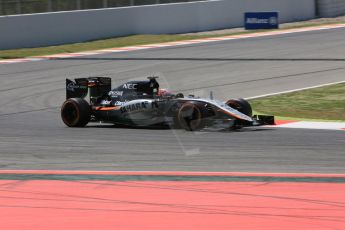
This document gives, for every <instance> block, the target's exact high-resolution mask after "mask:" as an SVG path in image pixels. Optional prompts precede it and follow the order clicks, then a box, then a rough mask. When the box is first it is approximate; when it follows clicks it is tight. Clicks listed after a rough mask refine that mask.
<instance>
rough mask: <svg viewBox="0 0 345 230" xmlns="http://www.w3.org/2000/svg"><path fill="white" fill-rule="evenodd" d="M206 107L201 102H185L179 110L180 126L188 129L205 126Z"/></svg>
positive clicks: (198, 128)
mask: <svg viewBox="0 0 345 230" xmlns="http://www.w3.org/2000/svg"><path fill="white" fill-rule="evenodd" d="M204 114H205V108H204V107H203V106H202V105H201V104H199V103H192V102H187V103H184V104H183V105H182V106H181V108H180V109H179V111H178V114H177V118H178V122H179V125H180V127H182V128H184V129H185V130H188V131H196V130H200V129H203V128H204V127H205V120H204V118H205V115H204Z"/></svg>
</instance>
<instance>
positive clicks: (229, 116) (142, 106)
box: [61, 77, 274, 131]
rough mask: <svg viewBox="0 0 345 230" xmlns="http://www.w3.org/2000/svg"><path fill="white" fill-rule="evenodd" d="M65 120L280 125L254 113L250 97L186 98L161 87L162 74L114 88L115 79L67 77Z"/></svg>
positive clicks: (196, 126) (189, 126) (72, 123)
mask: <svg viewBox="0 0 345 230" xmlns="http://www.w3.org/2000/svg"><path fill="white" fill-rule="evenodd" d="M85 98H89V100H88V101H86V100H85ZM61 118H62V120H63V122H64V123H65V124H66V125H67V126H69V127H84V126H86V125H87V124H88V123H89V122H102V123H113V124H115V125H121V126H129V127H153V126H155V127H157V126H158V127H176V128H178V127H179V128H184V129H186V130H190V131H194V130H201V129H203V128H205V127H222V128H227V129H239V128H242V127H245V126H257V125H266V124H268V125H272V124H274V117H272V116H254V117H253V116H252V108H251V106H250V104H249V103H248V102H247V101H246V100H244V99H231V100H228V101H226V102H222V101H218V100H214V99H213V98H212V96H211V97H210V98H209V99H205V98H197V97H194V96H192V95H190V96H188V97H185V96H184V95H183V94H181V93H177V94H174V93H171V92H169V91H167V90H164V89H160V88H159V84H158V82H157V77H148V80H145V81H130V82H127V83H125V84H122V85H120V86H119V87H117V88H115V89H111V78H106V77H90V78H77V79H75V80H74V81H72V80H69V79H66V101H65V102H64V103H63V105H62V107H61Z"/></svg>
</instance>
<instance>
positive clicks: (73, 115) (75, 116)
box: [61, 98, 91, 127]
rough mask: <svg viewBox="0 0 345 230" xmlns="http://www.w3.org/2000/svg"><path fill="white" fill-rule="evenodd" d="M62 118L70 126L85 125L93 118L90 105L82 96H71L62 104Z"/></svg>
mask: <svg viewBox="0 0 345 230" xmlns="http://www.w3.org/2000/svg"><path fill="white" fill-rule="evenodd" d="M61 118H62V121H63V122H64V123H65V124H66V125H67V126H69V127H84V126H85V125H87V123H89V121H90V118H91V108H90V105H89V103H87V101H85V100H84V99H82V98H69V99H67V100H66V101H65V102H64V103H63V104H62V106H61Z"/></svg>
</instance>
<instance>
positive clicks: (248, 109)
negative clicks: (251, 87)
mask: <svg viewBox="0 0 345 230" xmlns="http://www.w3.org/2000/svg"><path fill="white" fill-rule="evenodd" d="M226 104H227V105H228V106H230V107H231V108H234V109H236V110H237V111H239V112H241V113H243V114H245V115H247V116H248V117H252V115H253V110H252V106H251V105H250V104H249V102H248V101H246V100H245V99H243V98H239V99H230V100H228V101H227V102H226Z"/></svg>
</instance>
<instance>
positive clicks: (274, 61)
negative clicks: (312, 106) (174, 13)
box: [0, 29, 345, 173]
mask: <svg viewBox="0 0 345 230" xmlns="http://www.w3.org/2000/svg"><path fill="white" fill-rule="evenodd" d="M344 37H345V30H344V29H333V30H325V31H316V32H306V33H297V34H288V35H279V36H272V37H261V38H250V39H244V40H233V41H226V42H213V43H206V44H198V45H188V46H181V47H173V48H171V47H170V48H160V49H151V50H144V51H135V52H127V53H116V54H109V55H98V56H88V57H81V58H75V59H66V60H50V61H40V62H31V63H21V64H9V65H0V79H1V84H0V169H68V170H114V171H119V170H120V171H122V170H123V171H126V170H140V171H141V170H144V171H250V172H310V173H317V172H320V173H345V154H344V149H345V132H343V131H326V130H308V129H298V130H297V129H279V128H250V129H246V130H242V131H238V132H218V131H205V132H194V133H193V132H186V131H183V130H148V129H123V128H116V127H113V126H109V125H91V126H90V127H87V128H74V129H72V128H67V127H65V126H64V124H63V123H62V121H61V119H60V114H59V112H60V111H59V107H60V105H61V104H62V103H63V101H64V97H65V91H64V87H65V86H64V84H65V78H66V77H70V78H75V77H88V76H110V77H112V78H113V86H115V85H117V84H120V83H123V82H124V81H126V80H129V79H142V78H145V77H146V76H150V75H159V76H160V82H161V86H163V87H167V88H170V89H173V90H176V91H182V92H183V93H185V94H188V92H190V93H192V94H196V95H203V96H206V95H208V93H209V90H213V91H214V95H215V96H216V97H217V98H220V99H227V98H231V97H251V96H256V95H261V94H266V93H274V92H279V91H283V90H291V89H295V88H302V87H308V86H313V85H318V84H323V83H330V82H336V81H341V80H345V40H344Z"/></svg>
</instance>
